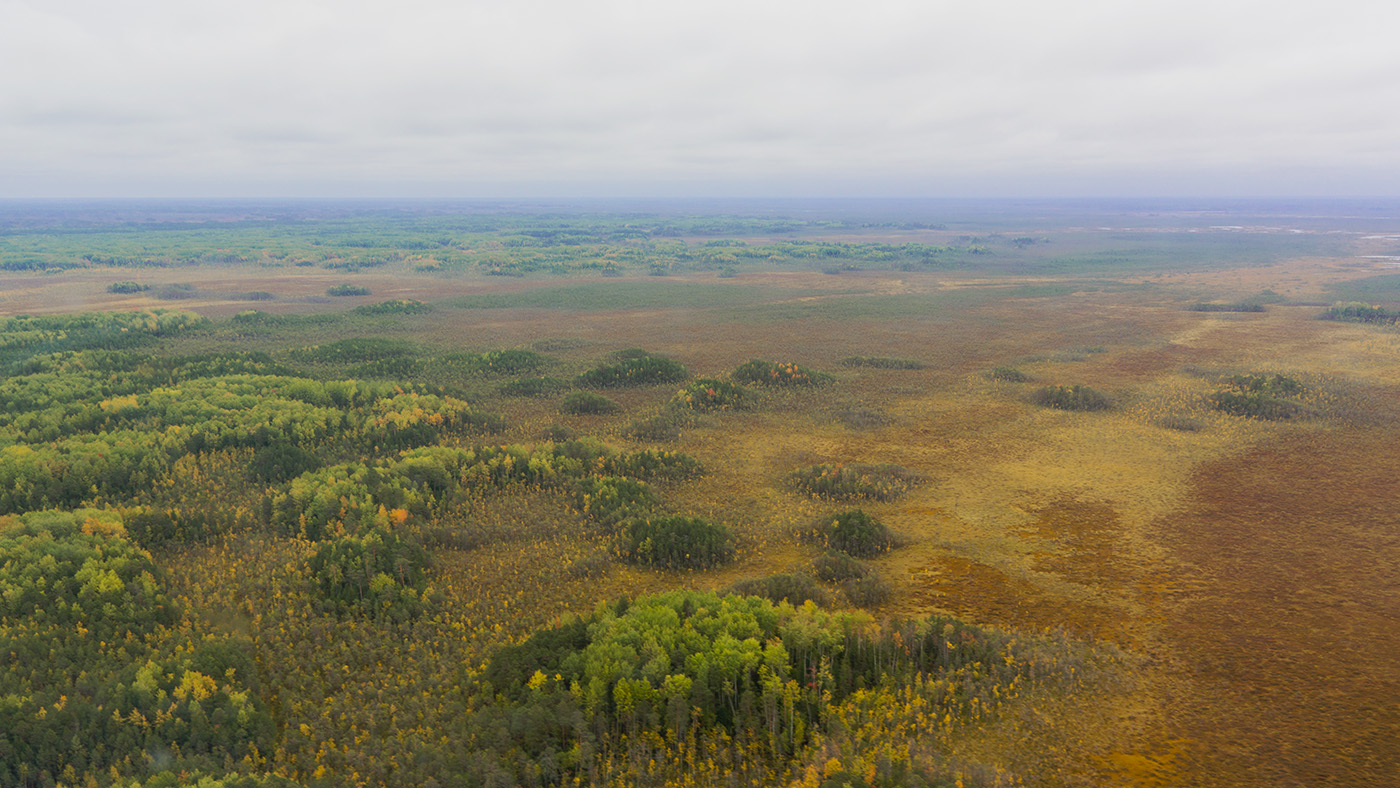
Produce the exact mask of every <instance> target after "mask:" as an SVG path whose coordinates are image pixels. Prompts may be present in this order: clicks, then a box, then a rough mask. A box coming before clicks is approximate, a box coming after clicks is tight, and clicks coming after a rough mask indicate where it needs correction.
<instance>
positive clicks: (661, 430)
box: [626, 410, 692, 443]
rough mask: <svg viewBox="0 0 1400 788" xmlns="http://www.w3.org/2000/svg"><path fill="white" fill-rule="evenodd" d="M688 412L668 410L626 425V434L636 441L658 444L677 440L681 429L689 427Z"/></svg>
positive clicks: (689, 417)
mask: <svg viewBox="0 0 1400 788" xmlns="http://www.w3.org/2000/svg"><path fill="white" fill-rule="evenodd" d="M691 423H692V422H691V416H690V412H689V411H685V410H668V411H666V412H665V413H659V414H657V415H655V416H651V417H648V418H645V419H641V420H638V421H634V422H632V423H631V424H629V425H627V430H626V432H627V434H628V435H630V436H631V437H633V438H636V439H637V440H643V441H655V442H658V443H661V442H666V441H674V440H679V439H680V437H681V429H682V428H684V427H689V426H690V425H691Z"/></svg>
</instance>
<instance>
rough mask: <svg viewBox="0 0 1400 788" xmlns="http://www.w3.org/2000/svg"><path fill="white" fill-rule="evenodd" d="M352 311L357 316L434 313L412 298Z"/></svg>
mask: <svg viewBox="0 0 1400 788" xmlns="http://www.w3.org/2000/svg"><path fill="white" fill-rule="evenodd" d="M351 311H352V312H354V313H355V314H357V315H421V314H423V313H424V312H431V311H433V308H432V307H431V306H429V305H427V304H425V303H423V302H422V301H415V300H414V299H412V298H395V299H392V300H389V301H380V302H379V303H377V304H365V305H363V306H357V307H355V308H354V309H352V310H351Z"/></svg>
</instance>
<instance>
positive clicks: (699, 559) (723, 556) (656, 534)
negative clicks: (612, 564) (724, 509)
mask: <svg viewBox="0 0 1400 788" xmlns="http://www.w3.org/2000/svg"><path fill="white" fill-rule="evenodd" d="M618 552H619V553H620V554H621V556H622V557H623V558H624V559H625V560H626V561H628V562H629V563H633V564H642V565H644V566H650V567H655V568H658V569H708V568H710V567H713V566H718V565H719V564H724V563H728V562H729V561H730V560H731V559H732V558H733V557H734V546H733V543H732V540H731V538H730V535H729V529H728V528H726V527H724V526H723V525H720V524H718V523H711V522H707V521H705V520H701V519H699V518H697V517H681V516H670V517H655V518H634V519H632V520H629V521H627V522H626V523H624V524H623V527H622V534H621V538H620V540H619V549H618Z"/></svg>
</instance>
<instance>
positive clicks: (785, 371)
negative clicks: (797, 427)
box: [730, 359, 831, 386]
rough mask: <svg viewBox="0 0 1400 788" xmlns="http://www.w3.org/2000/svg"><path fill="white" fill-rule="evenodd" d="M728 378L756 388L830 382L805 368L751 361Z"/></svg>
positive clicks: (818, 373)
mask: <svg viewBox="0 0 1400 788" xmlns="http://www.w3.org/2000/svg"><path fill="white" fill-rule="evenodd" d="M730 377H732V378H734V379H735V380H737V381H739V382H740V383H752V384H754V385H757V386H812V385H816V384H819V383H825V382H827V381H829V380H831V376H830V375H827V374H826V373H823V372H813V371H812V370H810V369H807V368H806V367H803V366H799V365H797V364H790V363H773V362H771V361H761V360H759V359H753V360H751V361H745V362H744V363H743V364H740V365H739V366H738V368H737V369H735V370H734V373H733V374H732V375H730Z"/></svg>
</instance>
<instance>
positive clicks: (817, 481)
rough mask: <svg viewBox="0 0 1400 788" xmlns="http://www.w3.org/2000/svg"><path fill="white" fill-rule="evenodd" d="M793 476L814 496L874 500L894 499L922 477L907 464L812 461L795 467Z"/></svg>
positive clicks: (802, 487) (833, 498) (804, 490)
mask: <svg viewBox="0 0 1400 788" xmlns="http://www.w3.org/2000/svg"><path fill="white" fill-rule="evenodd" d="M791 479H792V483H793V484H794V485H795V486H796V487H797V489H798V490H800V491H802V492H805V493H807V494H808V495H811V496H813V497H815V498H830V499H832V500H849V499H854V498H867V499H869V500H873V501H892V500H894V499H895V498H898V497H899V496H901V495H903V494H905V493H906V492H908V491H909V490H910V489H912V488H913V487H914V485H916V484H918V483H919V482H920V481H922V477H920V476H919V475H918V474H916V473H914V472H913V471H911V470H909V469H908V468H905V467H903V466H900V465H893V464H889V463H883V464H878V465H865V464H854V465H842V464H839V463H838V464H835V465H831V464H823V465H813V466H811V467H810V468H803V469H801V470H798V471H794V472H793V473H792V475H791Z"/></svg>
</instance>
